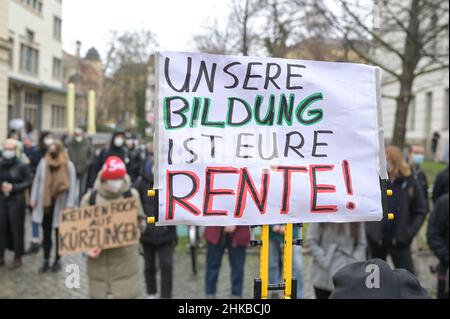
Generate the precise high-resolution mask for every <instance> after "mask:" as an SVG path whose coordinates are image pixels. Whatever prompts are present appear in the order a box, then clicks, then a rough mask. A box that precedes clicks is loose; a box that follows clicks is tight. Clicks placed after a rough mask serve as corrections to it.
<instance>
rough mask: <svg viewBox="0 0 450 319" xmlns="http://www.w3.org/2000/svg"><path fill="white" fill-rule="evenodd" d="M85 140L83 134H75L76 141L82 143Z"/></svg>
mask: <svg viewBox="0 0 450 319" xmlns="http://www.w3.org/2000/svg"><path fill="white" fill-rule="evenodd" d="M82 140H83V136H75V141H76V142H78V143H80V142H81V141H82Z"/></svg>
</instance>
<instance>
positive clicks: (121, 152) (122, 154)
mask: <svg viewBox="0 0 450 319" xmlns="http://www.w3.org/2000/svg"><path fill="white" fill-rule="evenodd" d="M119 134H123V135H125V133H124V132H123V131H116V132H114V133H113V135H112V137H111V142H110V144H109V148H105V149H103V150H101V152H100V154H99V155H98V157H97V159H96V160H95V161H94V163H93V165H92V170H91V172H90V173H89V178H88V188H92V187H93V185H94V182H95V179H96V178H97V175H98V173H99V172H100V171H101V169H102V167H103V164H104V163H105V161H106V159H107V158H108V157H109V156H117V157H119V158H120V159H121V160H122V161H124V163H125V165H126V166H127V171H129V165H130V159H129V158H128V156H127V152H126V150H125V144H124V145H123V146H121V147H117V146H116V145H114V139H115V138H116V136H117V135H119Z"/></svg>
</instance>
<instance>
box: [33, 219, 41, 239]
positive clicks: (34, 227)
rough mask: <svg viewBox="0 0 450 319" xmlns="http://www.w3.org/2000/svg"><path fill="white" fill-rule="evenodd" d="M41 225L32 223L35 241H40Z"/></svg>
mask: <svg viewBox="0 0 450 319" xmlns="http://www.w3.org/2000/svg"><path fill="white" fill-rule="evenodd" d="M40 227H41V225H40V224H39V223H35V222H31V237H32V238H33V239H34V240H39V230H40Z"/></svg>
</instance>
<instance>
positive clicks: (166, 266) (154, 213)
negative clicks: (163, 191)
mask: <svg viewBox="0 0 450 319" xmlns="http://www.w3.org/2000/svg"><path fill="white" fill-rule="evenodd" d="M152 166H153V163H152V160H151V158H150V157H147V159H146V160H145V161H144V165H143V167H142V170H141V173H140V176H139V177H138V179H137V180H136V183H135V184H134V187H135V188H136V189H137V190H138V191H139V195H140V196H141V201H142V205H143V206H144V208H145V214H146V215H147V216H148V217H158V209H159V208H158V191H157V190H156V191H155V196H148V195H147V192H148V190H149V189H152V188H153V168H152ZM141 243H142V248H143V249H144V260H145V270H144V271H145V273H144V274H145V283H146V288H147V297H148V299H154V298H156V293H157V287H156V283H157V281H156V273H157V268H158V267H156V258H158V262H159V271H160V274H161V290H160V296H161V298H164V299H170V298H172V286H173V278H172V277H173V274H172V273H173V253H174V251H175V246H176V244H177V230H176V227H175V226H161V227H157V226H155V225H154V224H149V225H147V227H146V229H145V231H144V232H143V233H142V236H141Z"/></svg>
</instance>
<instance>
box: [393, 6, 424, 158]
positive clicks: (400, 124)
mask: <svg viewBox="0 0 450 319" xmlns="http://www.w3.org/2000/svg"><path fill="white" fill-rule="evenodd" d="M419 13H420V9H419V0H412V1H411V7H410V10H409V24H408V32H407V33H406V38H405V49H404V55H403V61H402V74H401V76H400V79H399V81H400V92H399V95H398V97H397V110H396V114H395V125H394V134H393V137H392V144H393V145H395V146H398V147H399V148H400V149H403V147H404V146H405V140H406V121H407V119H408V108H409V104H410V102H411V99H412V87H413V83H414V79H415V76H414V72H415V69H416V67H417V64H418V63H419V60H420V46H419V45H418V43H417V40H416V39H417V38H418V35H419V26H420V21H419Z"/></svg>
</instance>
